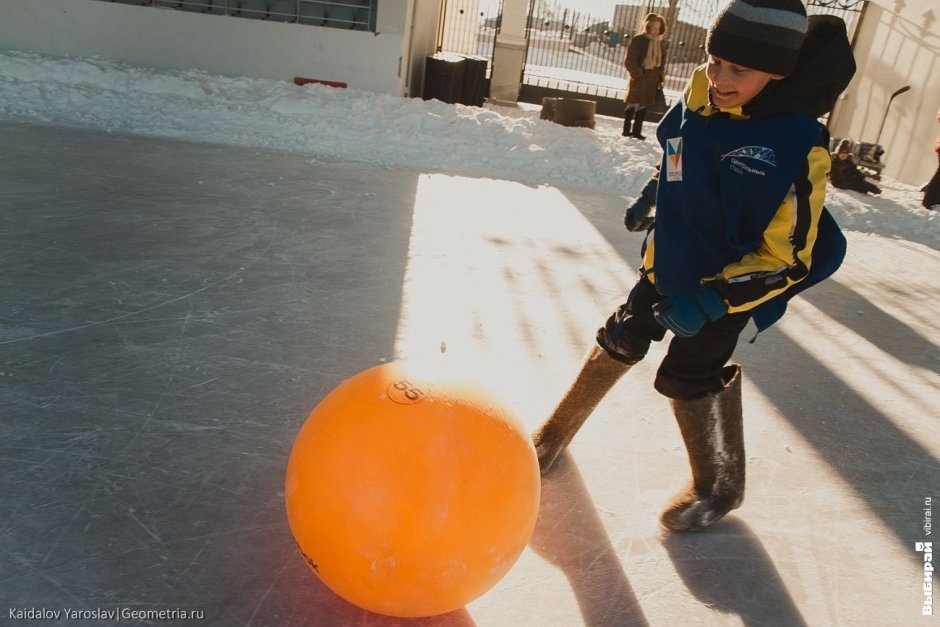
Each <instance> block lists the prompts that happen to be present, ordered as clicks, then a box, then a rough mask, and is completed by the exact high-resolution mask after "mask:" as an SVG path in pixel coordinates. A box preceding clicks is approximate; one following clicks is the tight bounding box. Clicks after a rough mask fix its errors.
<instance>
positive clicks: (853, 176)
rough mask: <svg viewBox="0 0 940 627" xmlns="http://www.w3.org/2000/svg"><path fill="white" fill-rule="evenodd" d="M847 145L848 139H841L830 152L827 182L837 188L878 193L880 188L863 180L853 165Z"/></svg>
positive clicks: (862, 175) (864, 192)
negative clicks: (829, 168) (830, 164)
mask: <svg viewBox="0 0 940 627" xmlns="http://www.w3.org/2000/svg"><path fill="white" fill-rule="evenodd" d="M849 145H850V144H849V140H847V139H843V140H842V141H840V142H839V145H838V146H836V151H835V152H834V153H832V172H830V174H829V182H830V183H832V186H833V187H838V188H839V189H851V190H853V191H856V192H861V193H863V194H880V193H881V188H880V187H878V186H877V185H875V184H874V183H871V182H870V181H867V180H865V175H864V174H862V173H861V172H860V171H859V169H858V166H856V165H855V160H854V159H853V158H852V153H851V152H850V150H849Z"/></svg>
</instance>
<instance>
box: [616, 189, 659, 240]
mask: <svg viewBox="0 0 940 627" xmlns="http://www.w3.org/2000/svg"><path fill="white" fill-rule="evenodd" d="M657 185H658V182H657V180H656V179H655V178H651V179H650V180H649V182H647V183H646V185H645V186H644V187H643V189H642V191H640V195H639V196H638V197H637V199H636V200H635V201H633V204H632V205H630V206H629V207H628V208H627V211H626V213H625V214H624V216H623V224H624V226H626V227H627V230H628V231H631V232H636V231H646V230H647V229H649V228H650V226H651V225H652V224H653V218H652V217H651V216H650V213H652V212H653V208H654V207H655V206H656V186H657Z"/></svg>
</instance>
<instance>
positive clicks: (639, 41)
mask: <svg viewBox="0 0 940 627" xmlns="http://www.w3.org/2000/svg"><path fill="white" fill-rule="evenodd" d="M649 45H650V40H649V37H647V36H646V35H643V34H640V35H637V36H636V37H634V38H633V39H631V40H630V43H629V44H627V56H626V57H625V58H624V60H623V65H624V67H626V68H627V72H629V74H630V83H629V86H628V88H627V96H626V98H625V102H626V103H627V104H636V105H641V106H644V107H647V108H648V109H655V108H656V88H657V87H659V86H660V85H662V84H663V81H664V80H666V54H667V52H668V50H669V45H668V44H667V43H666V41H663V42H662V49H663V58H662V63H661V64H660V65H659V67H657V68H655V69H652V70H644V69H643V59H644V58H646V51H647V50H649Z"/></svg>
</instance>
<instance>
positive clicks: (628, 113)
mask: <svg viewBox="0 0 940 627" xmlns="http://www.w3.org/2000/svg"><path fill="white" fill-rule="evenodd" d="M635 112H636V105H627V106H626V107H624V109H623V136H624V137H629V136H630V129H631V128H632V125H633V114H634V113H635Z"/></svg>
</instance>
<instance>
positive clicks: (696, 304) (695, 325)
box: [653, 286, 728, 338]
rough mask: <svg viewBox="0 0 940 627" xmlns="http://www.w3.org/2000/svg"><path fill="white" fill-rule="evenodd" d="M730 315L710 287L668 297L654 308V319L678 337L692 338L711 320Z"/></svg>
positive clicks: (719, 297) (723, 303) (726, 307)
mask: <svg viewBox="0 0 940 627" xmlns="http://www.w3.org/2000/svg"><path fill="white" fill-rule="evenodd" d="M726 313H728V306H727V305H725V301H724V300H722V298H721V296H720V295H719V294H718V292H716V291H715V290H713V289H712V288H710V287H705V286H702V287H700V288H698V289H697V290H695V291H694V292H685V293H683V294H674V295H672V296H667V297H666V298H665V299H664V300H663V301H661V302H659V303H657V304H656V305H654V306H653V317H654V318H656V322H658V323H659V324H661V325H663V326H664V327H666V328H667V329H669V330H670V331H672V332H673V333H675V334H676V335H677V336H678V337H685V338H688V337H692V336H694V335H695V334H696V333H698V332H699V331H701V330H702V327H703V326H705V323H706V322H708V321H709V320H717V319H718V318H721V317H722V316H723V315H725V314H726Z"/></svg>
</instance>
